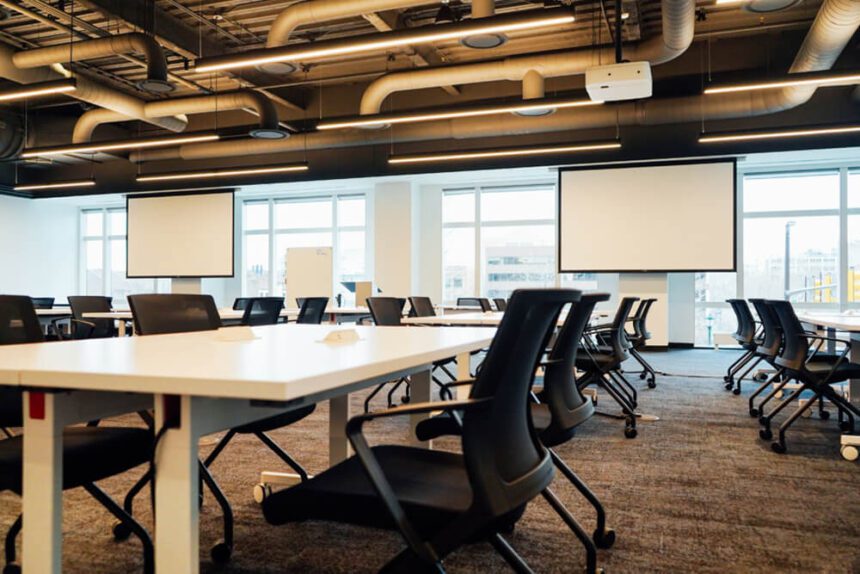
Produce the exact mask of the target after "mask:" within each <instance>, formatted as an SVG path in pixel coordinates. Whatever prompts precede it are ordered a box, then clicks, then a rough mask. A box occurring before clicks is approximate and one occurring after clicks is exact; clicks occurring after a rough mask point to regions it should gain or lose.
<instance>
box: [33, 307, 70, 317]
mask: <svg viewBox="0 0 860 574" xmlns="http://www.w3.org/2000/svg"><path fill="white" fill-rule="evenodd" d="M35 311H36V316H37V317H39V318H43V319H50V318H54V317H68V316H69V315H71V314H72V308H71V307H52V308H50V309H35Z"/></svg>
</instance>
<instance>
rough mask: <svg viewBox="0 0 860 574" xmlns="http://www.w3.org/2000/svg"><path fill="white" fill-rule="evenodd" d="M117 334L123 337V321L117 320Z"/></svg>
mask: <svg viewBox="0 0 860 574" xmlns="http://www.w3.org/2000/svg"><path fill="white" fill-rule="evenodd" d="M117 323H118V325H117V335H119V336H120V337H125V321H117Z"/></svg>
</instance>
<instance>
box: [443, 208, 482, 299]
mask: <svg viewBox="0 0 860 574" xmlns="http://www.w3.org/2000/svg"><path fill="white" fill-rule="evenodd" d="M474 221H475V192H474V191H466V192H461V191H446V192H444V193H443V194H442V223H474ZM470 295H471V293H470Z"/></svg>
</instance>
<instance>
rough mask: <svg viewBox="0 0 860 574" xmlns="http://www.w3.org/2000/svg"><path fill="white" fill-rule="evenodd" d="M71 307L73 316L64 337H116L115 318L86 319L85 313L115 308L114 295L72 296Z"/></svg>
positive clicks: (101, 311)
mask: <svg viewBox="0 0 860 574" xmlns="http://www.w3.org/2000/svg"><path fill="white" fill-rule="evenodd" d="M69 307H70V309H71V310H72V317H71V319H68V321H69V333H68V335H64V336H63V338H64V339H65V338H69V339H105V338H108V337H116V335H117V330H116V325H115V324H114V321H113V319H85V318H84V313H108V312H110V311H111V310H112V309H113V297H99V296H93V295H84V296H74V295H73V296H70V297H69Z"/></svg>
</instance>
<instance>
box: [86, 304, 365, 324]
mask: <svg viewBox="0 0 860 574" xmlns="http://www.w3.org/2000/svg"><path fill="white" fill-rule="evenodd" d="M325 312H326V314H335V315H369V314H370V310H369V309H368V308H367V307H329V308H328V309H326V310H325ZM218 314H219V315H221V319H222V320H224V321H239V320H241V319H242V316H243V315H244V314H245V312H244V311H241V310H236V309H233V308H232V307H222V308H220V309H218ZM298 315H299V309H294V308H289V309H283V310H282V311H281V317H298ZM82 316H83V318H84V319H114V320H117V321H131V319H132V314H131V310H130V309H114V310H113V311H105V312H100V313H84V314H83V315H82Z"/></svg>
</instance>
